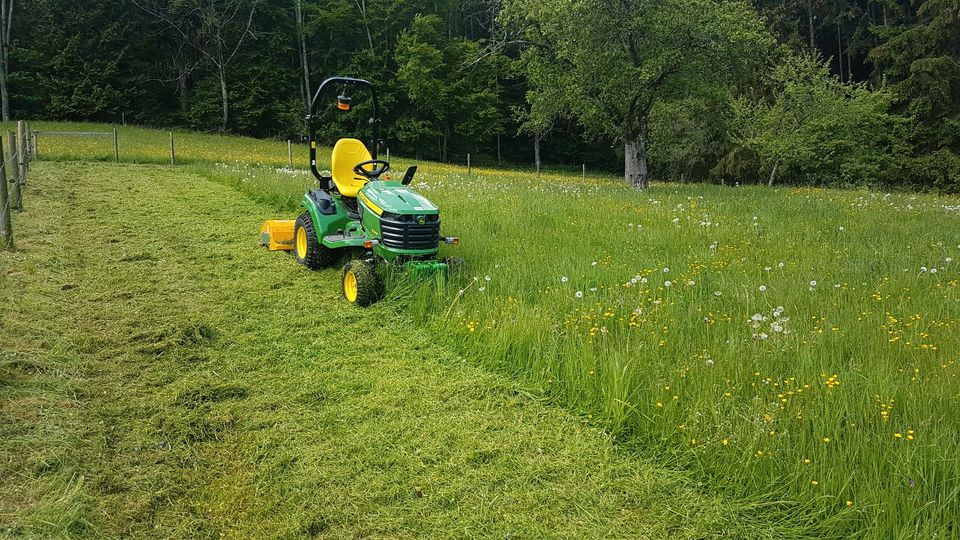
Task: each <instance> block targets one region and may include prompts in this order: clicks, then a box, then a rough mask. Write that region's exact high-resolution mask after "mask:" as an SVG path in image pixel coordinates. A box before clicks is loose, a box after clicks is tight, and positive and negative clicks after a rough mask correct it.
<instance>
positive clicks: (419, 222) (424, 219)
mask: <svg viewBox="0 0 960 540" xmlns="http://www.w3.org/2000/svg"><path fill="white" fill-rule="evenodd" d="M426 222H427V216H417V225H423V224H424V223H426Z"/></svg>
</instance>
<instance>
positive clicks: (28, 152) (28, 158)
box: [22, 120, 33, 169]
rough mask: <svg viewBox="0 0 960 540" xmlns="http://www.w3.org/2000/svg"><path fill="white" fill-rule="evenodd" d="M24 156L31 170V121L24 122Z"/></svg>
mask: <svg viewBox="0 0 960 540" xmlns="http://www.w3.org/2000/svg"><path fill="white" fill-rule="evenodd" d="M23 126H24V127H23V146H22V148H23V155H24V157H25V159H26V162H27V168H28V169H29V168H30V161H31V160H32V159H33V147H32V146H31V144H30V143H31V142H32V141H33V130H32V129H30V121H29V120H25V121H24V122H23Z"/></svg>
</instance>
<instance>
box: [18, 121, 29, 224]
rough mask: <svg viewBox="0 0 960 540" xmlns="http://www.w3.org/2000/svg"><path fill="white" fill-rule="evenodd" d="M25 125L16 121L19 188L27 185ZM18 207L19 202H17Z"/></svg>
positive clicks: (23, 122)
mask: <svg viewBox="0 0 960 540" xmlns="http://www.w3.org/2000/svg"><path fill="white" fill-rule="evenodd" d="M26 154H27V123H26V122H25V121H23V120H17V164H18V166H17V180H18V183H19V184H20V185H21V186H25V185H27V155H26ZM17 205H18V206H20V201H17Z"/></svg>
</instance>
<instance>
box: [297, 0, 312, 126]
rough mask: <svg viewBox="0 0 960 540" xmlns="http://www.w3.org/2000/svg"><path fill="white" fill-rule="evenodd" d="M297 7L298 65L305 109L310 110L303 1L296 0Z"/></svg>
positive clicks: (308, 67)
mask: <svg viewBox="0 0 960 540" xmlns="http://www.w3.org/2000/svg"><path fill="white" fill-rule="evenodd" d="M296 8H297V34H298V35H299V37H300V39H299V45H300V65H301V68H302V69H303V88H304V96H305V101H306V106H307V110H308V111H309V110H310V100H312V99H313V96H312V95H310V65H309V64H308V62H307V37H306V32H304V29H303V2H302V0H297V1H296Z"/></svg>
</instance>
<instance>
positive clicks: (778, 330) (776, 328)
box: [770, 323, 783, 332]
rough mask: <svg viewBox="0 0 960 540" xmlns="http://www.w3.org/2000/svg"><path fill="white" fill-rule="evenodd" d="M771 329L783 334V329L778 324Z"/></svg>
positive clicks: (771, 326) (774, 324)
mask: <svg viewBox="0 0 960 540" xmlns="http://www.w3.org/2000/svg"><path fill="white" fill-rule="evenodd" d="M770 329H771V330H773V331H774V332H783V327H782V326H780V325H779V324H777V323H773V324H771V325H770Z"/></svg>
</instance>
